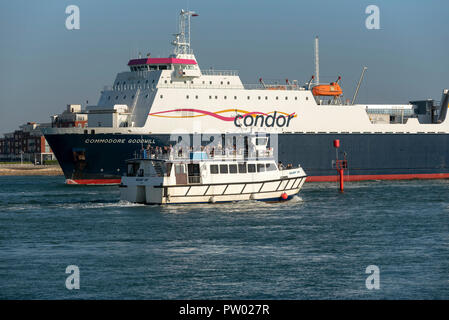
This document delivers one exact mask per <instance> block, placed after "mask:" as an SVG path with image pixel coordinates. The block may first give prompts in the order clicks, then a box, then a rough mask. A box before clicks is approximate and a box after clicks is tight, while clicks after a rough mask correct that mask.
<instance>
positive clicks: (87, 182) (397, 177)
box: [66, 173, 449, 185]
mask: <svg viewBox="0 0 449 320" xmlns="http://www.w3.org/2000/svg"><path fill="white" fill-rule="evenodd" d="M447 178H449V173H429V174H426V173H417V174H367V175H345V177H344V179H345V181H365V180H411V179H447ZM339 179H340V178H339V176H338V175H334V176H308V177H307V180H306V181H307V182H337V181H339ZM120 181H121V179H67V180H66V183H67V184H85V185H115V184H120Z"/></svg>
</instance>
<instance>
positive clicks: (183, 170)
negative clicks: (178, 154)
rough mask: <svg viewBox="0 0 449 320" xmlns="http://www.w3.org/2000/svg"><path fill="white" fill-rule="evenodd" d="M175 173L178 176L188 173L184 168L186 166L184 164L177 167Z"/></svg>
mask: <svg viewBox="0 0 449 320" xmlns="http://www.w3.org/2000/svg"><path fill="white" fill-rule="evenodd" d="M175 173H176V174H183V173H186V171H185V168H184V165H183V164H177V165H176V166H175Z"/></svg>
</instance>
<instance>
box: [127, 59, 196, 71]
mask: <svg viewBox="0 0 449 320" xmlns="http://www.w3.org/2000/svg"><path fill="white" fill-rule="evenodd" d="M128 66H129V68H130V70H131V71H151V70H174V69H178V70H195V69H198V64H197V62H196V60H195V59H194V58H193V57H192V59H183V58H175V57H169V58H150V57H148V58H143V59H142V58H140V59H131V60H129V62H128Z"/></svg>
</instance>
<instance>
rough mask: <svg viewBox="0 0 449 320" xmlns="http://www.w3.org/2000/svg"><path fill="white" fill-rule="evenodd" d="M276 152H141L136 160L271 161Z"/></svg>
mask: <svg viewBox="0 0 449 320" xmlns="http://www.w3.org/2000/svg"><path fill="white" fill-rule="evenodd" d="M273 155H274V150H273V148H269V149H267V150H262V151H261V150H249V151H248V152H245V150H243V149H242V150H232V149H217V150H208V151H183V150H182V149H178V150H174V149H171V150H166V151H164V150H163V151H159V150H158V151H155V150H147V149H144V150H141V151H140V152H136V153H135V154H134V158H136V159H149V160H165V161H169V160H177V161H179V160H184V161H185V160H217V161H226V160H228V161H229V160H231V161H232V160H245V159H269V158H273Z"/></svg>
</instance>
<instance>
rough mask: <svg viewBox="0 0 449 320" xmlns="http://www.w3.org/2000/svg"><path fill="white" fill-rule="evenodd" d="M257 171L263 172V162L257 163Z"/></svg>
mask: <svg viewBox="0 0 449 320" xmlns="http://www.w3.org/2000/svg"><path fill="white" fill-rule="evenodd" d="M257 172H265V165H264V164H263V163H258V164H257Z"/></svg>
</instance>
